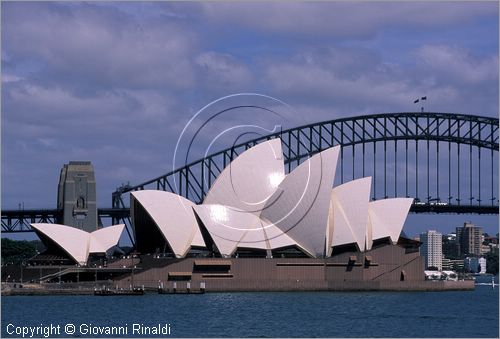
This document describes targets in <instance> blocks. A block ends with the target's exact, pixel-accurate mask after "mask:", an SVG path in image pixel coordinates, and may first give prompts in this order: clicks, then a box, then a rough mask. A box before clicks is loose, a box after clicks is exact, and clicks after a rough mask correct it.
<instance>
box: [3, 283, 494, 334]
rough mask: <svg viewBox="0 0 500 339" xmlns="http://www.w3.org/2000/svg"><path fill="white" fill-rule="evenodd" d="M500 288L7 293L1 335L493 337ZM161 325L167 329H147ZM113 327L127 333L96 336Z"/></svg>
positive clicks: (4, 301)
mask: <svg viewBox="0 0 500 339" xmlns="http://www.w3.org/2000/svg"><path fill="white" fill-rule="evenodd" d="M486 280H488V279H486ZM489 281H490V282H491V277H490V278H489ZM496 282H498V277H497V279H496ZM498 290H499V288H498V286H496V287H495V288H494V289H493V288H492V287H491V286H476V289H475V290H474V291H450V292H349V293H341V292H300V293H298V292H295V293H288V292H280V293H207V294H203V295H158V294H146V295H144V296H109V297H96V296H12V297H4V298H2V337H20V335H19V334H18V335H15V334H10V333H11V332H12V331H14V330H15V329H16V328H20V327H32V328H37V327H38V328H40V327H46V326H50V325H53V326H55V327H54V328H56V327H57V325H59V329H60V330H59V333H55V332H57V331H56V330H53V331H52V332H51V333H50V334H49V337H141V336H146V337H466V338H473V337H498V336H499V324H498V322H499V306H498V305H499V303H498V302H499V293H498ZM68 324H71V325H74V330H75V333H73V334H68V333H67V332H65V328H67V326H68ZM134 324H135V325H136V327H134ZM9 325H10V326H9ZM167 325H168V329H169V331H170V334H161V333H160V334H158V335H156V334H152V333H154V332H151V331H154V330H153V328H159V327H164V328H167V327H166V326H167ZM82 326H83V327H82ZM119 326H121V327H122V329H126V330H127V333H121V334H119V335H117V334H116V333H115V334H114V335H107V334H105V333H102V334H100V332H105V330H106V328H109V329H111V328H113V327H119ZM69 328H70V329H71V327H69ZM134 328H135V329H145V330H146V331H148V330H149V331H150V332H149V334H147V333H146V334H144V335H142V334H141V333H139V332H137V331H135V332H133V329H134ZM82 331H83V332H82ZM85 331H86V332H85ZM92 332H94V333H92ZM40 333H42V334H39V335H37V336H36V337H43V336H44V335H43V332H40ZM28 336H29V335H28Z"/></svg>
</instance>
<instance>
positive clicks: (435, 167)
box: [112, 113, 499, 213]
mask: <svg viewBox="0 0 500 339" xmlns="http://www.w3.org/2000/svg"><path fill="white" fill-rule="evenodd" d="M498 127H499V122H498V119H495V118H490V117H482V116H477V115H465V114H452V113H387V114H373V115H363V116H357V117H350V118H343V119H336V120H329V121H323V122H318V123H314V124H309V125H305V126H300V127H295V128H291V129H287V130H283V131H280V132H277V133H274V134H270V135H266V136H263V137H259V138H256V139H253V140H249V141H246V142H243V143H240V144H237V145H234V146H232V147H230V148H227V149H225V150H222V151H219V152H217V153H214V154H211V155H209V156H207V157H204V158H202V159H199V160H197V161H194V162H191V163H189V164H186V165H185V166H183V167H181V168H178V169H177V170H175V171H172V172H169V173H167V174H164V175H162V176H159V177H157V178H154V179H151V180H149V181H146V182H143V183H141V184H139V185H135V186H129V185H126V186H122V187H120V188H118V189H117V190H116V191H115V192H114V193H113V194H112V201H113V208H125V207H126V206H127V205H126V204H125V200H126V199H124V196H125V195H126V193H129V192H131V191H137V190H144V189H156V190H165V191H170V192H173V193H176V194H179V195H181V196H183V197H185V198H187V199H190V200H192V201H194V202H196V203H200V202H202V201H203V198H204V197H205V194H206V193H207V192H208V190H209V189H210V187H211V185H212V183H213V182H214V180H215V179H216V178H217V176H218V175H219V173H220V172H221V171H222V170H223V169H224V167H226V165H228V164H229V163H230V162H231V161H232V160H233V159H234V158H235V157H236V156H238V155H239V154H241V153H242V152H243V151H245V150H247V149H249V148H250V147H252V146H254V145H256V144H258V143H260V142H262V141H265V140H270V139H273V138H281V140H282V146H283V153H284V159H285V165H286V167H287V169H288V172H290V171H291V170H292V169H293V168H294V167H296V166H297V165H298V164H300V163H301V162H302V161H303V160H304V159H307V158H308V157H310V156H311V155H313V154H315V153H318V152H320V151H322V150H324V149H326V148H329V147H331V146H335V145H340V146H342V150H341V155H340V159H339V160H340V161H339V165H338V166H340V168H337V173H338V175H337V177H340V178H339V180H340V181H339V183H343V182H345V181H348V180H352V179H356V178H359V177H364V176H368V175H371V176H372V177H373V187H372V194H373V195H372V199H373V200H375V199H382V198H388V197H394V196H407V197H413V198H415V200H416V202H415V203H414V206H413V208H412V210H413V211H414V212H454V213H498V197H497V195H498V189H497V186H498V173H497V172H498ZM443 173H445V174H446V175H445V174H443ZM174 181H175V182H174ZM464 184H466V186H468V187H466V188H467V189H466V188H464V187H463V186H464ZM422 185H423V186H422ZM464 190H465V192H464ZM422 194H423V195H422ZM442 195H444V196H442ZM464 201H465V203H464Z"/></svg>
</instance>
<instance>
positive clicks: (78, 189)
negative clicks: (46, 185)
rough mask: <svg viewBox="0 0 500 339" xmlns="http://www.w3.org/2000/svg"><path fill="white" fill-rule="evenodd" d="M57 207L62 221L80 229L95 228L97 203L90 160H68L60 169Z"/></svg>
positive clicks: (93, 229) (88, 229)
mask: <svg viewBox="0 0 500 339" xmlns="http://www.w3.org/2000/svg"><path fill="white" fill-rule="evenodd" d="M57 208H58V209H59V210H62V215H63V216H62V221H61V222H62V223H63V224H64V225H68V226H73V227H76V228H79V229H81V230H84V231H87V232H92V231H95V230H97V228H98V225H97V203H96V184H95V176H94V167H93V166H92V164H91V163H90V161H70V162H69V164H65V165H64V166H63V168H62V169H61V174H60V177H59V185H58V190H57Z"/></svg>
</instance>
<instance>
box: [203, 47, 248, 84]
mask: <svg viewBox="0 0 500 339" xmlns="http://www.w3.org/2000/svg"><path fill="white" fill-rule="evenodd" d="M195 61H196V64H197V65H198V66H199V67H200V68H201V76H202V77H204V80H205V82H206V85H208V84H210V86H216V87H220V88H224V89H229V88H231V89H234V88H235V87H236V88H244V87H245V86H248V84H249V83H250V81H251V80H252V74H251V73H250V71H249V70H248V68H247V67H246V65H244V64H243V63H241V62H238V61H237V60H236V59H235V58H234V57H233V56H231V55H229V54H226V53H217V52H213V51H210V52H203V53H201V54H200V55H198V56H197V57H196V59H195Z"/></svg>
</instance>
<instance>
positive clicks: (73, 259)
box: [31, 224, 125, 265]
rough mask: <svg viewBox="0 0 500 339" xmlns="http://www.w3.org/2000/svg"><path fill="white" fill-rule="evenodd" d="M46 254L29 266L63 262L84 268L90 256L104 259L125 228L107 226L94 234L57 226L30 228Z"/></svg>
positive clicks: (122, 225) (43, 225)
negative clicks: (44, 248)
mask: <svg viewBox="0 0 500 339" xmlns="http://www.w3.org/2000/svg"><path fill="white" fill-rule="evenodd" d="M31 227H32V228H33V230H34V231H35V233H36V234H37V235H38V237H39V238H40V239H41V240H42V242H43V244H44V245H45V247H46V251H45V252H44V253H41V254H39V255H37V256H36V257H35V258H32V259H31V261H32V262H37V261H38V262H42V263H43V262H47V261H48V262H50V261H55V262H58V261H59V262H61V261H63V262H66V261H68V260H69V263H70V264H73V263H76V264H78V265H86V264H87V261H88V259H89V256H96V257H106V256H107V255H108V254H109V251H110V250H112V249H113V247H114V246H116V245H117V244H118V241H119V240H120V236H121V234H122V232H123V229H124V228H125V225H124V224H120V225H114V226H108V227H106V228H102V229H99V230H97V231H94V232H86V231H82V230H79V229H77V228H74V227H70V226H65V225H58V224H31Z"/></svg>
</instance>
